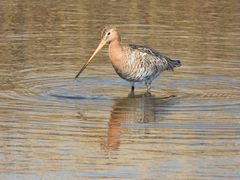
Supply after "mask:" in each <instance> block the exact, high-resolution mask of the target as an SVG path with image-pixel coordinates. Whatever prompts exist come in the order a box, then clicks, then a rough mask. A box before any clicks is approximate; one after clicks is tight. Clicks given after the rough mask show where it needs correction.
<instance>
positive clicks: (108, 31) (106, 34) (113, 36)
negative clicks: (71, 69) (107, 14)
mask: <svg viewBox="0 0 240 180" xmlns="http://www.w3.org/2000/svg"><path fill="white" fill-rule="evenodd" d="M115 40H117V41H120V40H121V39H120V35H119V33H118V31H117V28H116V27H115V26H106V27H105V28H104V29H103V30H102V33H101V41H100V43H99V45H98V47H97V48H96V50H95V51H94V53H93V54H92V56H91V57H90V58H89V59H88V60H87V61H86V63H85V64H84V65H83V67H82V68H81V69H80V71H79V73H78V74H77V75H76V76H75V78H77V77H78V76H79V75H80V74H81V73H82V72H83V70H84V69H85V68H86V67H87V65H88V64H89V63H90V61H91V60H92V59H93V58H94V56H95V55H96V54H97V53H98V52H99V51H100V50H101V49H102V48H103V46H104V45H105V44H110V43H111V42H113V41H115Z"/></svg>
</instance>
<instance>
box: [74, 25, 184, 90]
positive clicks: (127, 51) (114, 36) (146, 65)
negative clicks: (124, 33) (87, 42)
mask: <svg viewBox="0 0 240 180" xmlns="http://www.w3.org/2000/svg"><path fill="white" fill-rule="evenodd" d="M105 44H109V50H108V51H109V57H110V60H111V63H112V65H113V68H114V69H115V71H116V73H117V74H118V75H119V76H120V77H121V78H123V79H125V80H127V81H129V82H130V83H131V94H134V83H135V82H145V85H146V87H147V91H146V93H147V94H150V89H151V83H152V81H153V80H154V79H155V78H156V77H158V76H159V74H160V73H161V72H163V71H165V70H172V71H173V69H174V68H175V67H179V66H181V62H180V61H179V60H173V59H170V58H168V57H166V56H164V55H163V54H161V53H160V52H157V51H155V50H153V49H151V48H148V47H146V46H139V45H121V37H120V34H119V32H118V31H117V28H116V27H114V26H107V27H105V28H104V29H103V30H102V33H101V42H100V43H99V45H98V47H97V48H96V50H95V51H94V53H93V54H92V56H91V57H90V58H89V59H88V60H87V61H86V62H85V64H84V65H83V67H82V68H81V70H80V71H79V73H78V74H77V75H76V77H75V78H77V77H78V76H79V75H80V74H81V73H82V72H83V70H84V69H85V68H86V67H87V65H88V64H89V63H90V61H91V60H92V59H93V57H94V56H95V55H96V54H97V53H98V52H99V51H100V50H101V49H102V47H103V46H104V45H105Z"/></svg>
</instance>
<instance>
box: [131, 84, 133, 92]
mask: <svg viewBox="0 0 240 180" xmlns="http://www.w3.org/2000/svg"><path fill="white" fill-rule="evenodd" d="M131 91H132V92H133V93H134V85H132V89H131Z"/></svg>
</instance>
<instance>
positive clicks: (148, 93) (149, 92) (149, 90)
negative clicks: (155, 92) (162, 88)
mask: <svg viewBox="0 0 240 180" xmlns="http://www.w3.org/2000/svg"><path fill="white" fill-rule="evenodd" d="M151 83H152V81H149V80H146V81H145V85H146V87H147V91H146V93H145V94H146V95H151Z"/></svg>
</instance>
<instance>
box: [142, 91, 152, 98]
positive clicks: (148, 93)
mask: <svg viewBox="0 0 240 180" xmlns="http://www.w3.org/2000/svg"><path fill="white" fill-rule="evenodd" d="M151 95H152V94H151V92H150V91H146V92H145V93H144V96H147V97H149V96H151Z"/></svg>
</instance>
